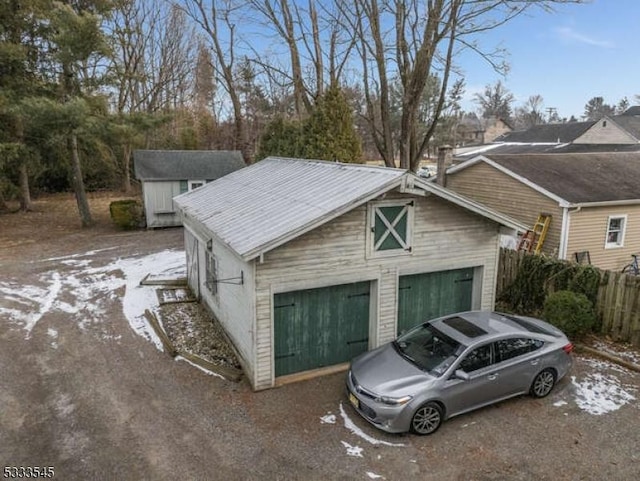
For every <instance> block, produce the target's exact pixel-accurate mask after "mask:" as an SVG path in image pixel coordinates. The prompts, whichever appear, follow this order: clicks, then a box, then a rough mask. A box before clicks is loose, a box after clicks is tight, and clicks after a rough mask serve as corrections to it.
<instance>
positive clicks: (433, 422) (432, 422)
mask: <svg viewBox="0 0 640 481" xmlns="http://www.w3.org/2000/svg"><path fill="white" fill-rule="evenodd" d="M441 424H442V408H441V407H440V406H439V405H438V404H437V403H434V402H428V403H426V404H423V405H422V406H420V407H419V408H418V409H417V410H416V412H415V413H414V414H413V417H412V418H411V432H412V433H416V434H420V435H426V434H432V433H435V432H436V431H437V430H438V428H439V427H440V425H441Z"/></svg>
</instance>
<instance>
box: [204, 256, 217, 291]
mask: <svg viewBox="0 0 640 481" xmlns="http://www.w3.org/2000/svg"><path fill="white" fill-rule="evenodd" d="M205 257H206V266H205V286H206V287H207V289H208V290H209V292H211V294H213V295H216V294H217V293H218V263H217V261H216V258H215V257H214V256H213V254H212V253H211V252H209V251H207V253H206V256H205Z"/></svg>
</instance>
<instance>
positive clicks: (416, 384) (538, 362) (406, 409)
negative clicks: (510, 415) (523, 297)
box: [347, 311, 573, 434]
mask: <svg viewBox="0 0 640 481" xmlns="http://www.w3.org/2000/svg"><path fill="white" fill-rule="evenodd" d="M572 350H573V345H572V344H571V343H570V342H569V340H568V339H567V337H566V336H565V335H564V334H563V333H562V332H561V331H559V330H558V329H556V328H555V327H553V326H552V325H550V324H548V323H546V322H544V321H541V320H539V319H533V318H530V317H522V316H514V315H507V314H500V313H496V312H486V311H471V312H463V313H458V314H453V315H449V316H445V317H441V318H438V319H434V320H432V321H429V322H425V323H424V324H421V325H419V326H417V327H415V328H413V329H412V330H410V331H409V332H407V333H406V334H404V335H402V336H400V337H399V338H398V339H396V340H395V341H393V342H392V343H389V344H385V345H384V346H382V347H379V348H377V349H374V350H373V351H370V352H366V353H364V354H362V355H360V356H358V357H357V358H356V359H354V360H353V362H352V363H351V369H350V370H349V373H348V376H347V389H348V396H349V401H350V402H351V404H352V405H353V407H354V408H355V409H356V410H357V412H358V413H359V414H360V415H362V416H363V417H364V418H365V419H366V420H367V421H369V422H370V423H372V424H373V425H375V426H377V427H378V428H380V429H382V430H384V431H387V432H391V433H398V432H406V431H412V432H414V433H417V434H431V433H433V432H435V431H436V430H437V429H438V428H439V427H440V424H441V423H442V421H443V420H445V419H448V418H451V417H453V416H457V415H458V414H463V413H466V412H468V411H471V410H473V409H477V408H480V407H483V406H487V405H489V404H492V403H496V402H499V401H502V400H504V399H507V398H510V397H513V396H518V395H522V394H526V393H529V394H531V395H532V396H534V397H538V398H541V397H545V396H546V395H547V394H549V393H550V392H551V390H552V389H553V386H554V385H555V383H556V382H557V381H558V380H559V379H561V378H562V377H563V376H564V375H565V374H566V373H567V372H568V371H569V368H570V367H571V364H572V359H571V351H572Z"/></svg>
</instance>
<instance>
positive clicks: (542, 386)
mask: <svg viewBox="0 0 640 481" xmlns="http://www.w3.org/2000/svg"><path fill="white" fill-rule="evenodd" d="M555 383H556V374H555V373H554V372H553V371H552V370H551V369H545V370H544V371H541V372H539V373H538V375H537V376H536V377H535V378H534V379H533V383H532V384H531V390H530V393H531V395H532V396H533V397H536V398H542V397H545V396H547V395H548V394H549V393H550V392H551V390H552V389H553V386H554V385H555Z"/></svg>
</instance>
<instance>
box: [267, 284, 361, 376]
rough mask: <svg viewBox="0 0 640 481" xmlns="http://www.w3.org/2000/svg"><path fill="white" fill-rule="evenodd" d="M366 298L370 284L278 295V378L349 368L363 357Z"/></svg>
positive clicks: (276, 349) (276, 317)
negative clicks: (338, 366) (346, 364)
mask: <svg viewBox="0 0 640 481" xmlns="http://www.w3.org/2000/svg"><path fill="white" fill-rule="evenodd" d="M369 294H370V283H369V282H357V283H353V284H343V285H338V286H331V287H323V288H320V289H306V290H303V291H294V292H285V293H282V294H276V295H275V296H274V316H273V318H274V343H275V346H274V357H275V374H276V376H283V375H285V374H291V373H294V372H300V371H307V370H309V369H316V368H319V367H324V366H331V365H334V364H340V363H343V362H348V361H350V360H351V359H353V358H354V357H355V356H357V355H358V354H360V353H362V352H364V351H366V350H367V348H368V346H369Z"/></svg>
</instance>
